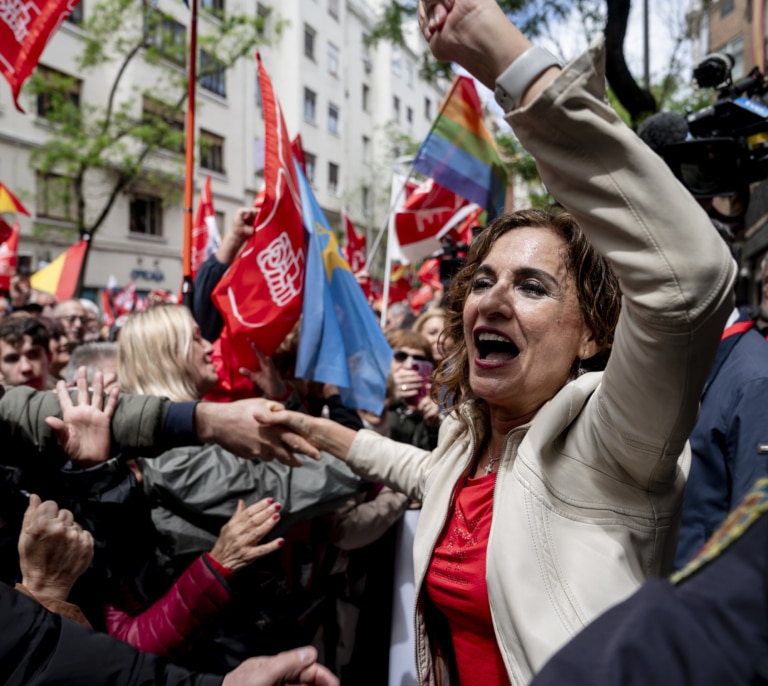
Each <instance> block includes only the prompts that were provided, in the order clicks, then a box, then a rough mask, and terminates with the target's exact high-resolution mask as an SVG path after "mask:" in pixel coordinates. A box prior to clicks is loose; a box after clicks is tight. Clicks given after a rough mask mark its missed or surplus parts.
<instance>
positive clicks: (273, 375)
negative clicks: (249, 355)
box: [239, 338, 290, 401]
mask: <svg viewBox="0 0 768 686" xmlns="http://www.w3.org/2000/svg"><path fill="white" fill-rule="evenodd" d="M248 345H249V346H251V349H252V350H253V352H254V353H255V354H256V357H257V358H258V360H259V368H258V369H257V370H256V371H253V370H251V369H246V368H245V367H240V369H239V371H240V373H241V374H242V375H243V376H247V377H248V378H249V379H250V380H251V383H253V384H254V386H257V387H258V389H259V390H260V391H261V392H262V393H263V394H264V395H265V396H266V397H268V398H274V399H275V400H278V401H282V400H284V399H285V398H286V397H287V396H288V395H289V394H290V387H289V386H288V384H286V382H285V381H284V380H283V377H282V376H281V375H280V372H278V371H277V367H275V363H274V362H273V361H272V358H271V357H270V356H269V355H265V354H264V353H263V352H261V348H259V346H258V345H256V343H255V342H254V341H252V340H251V339H250V338H249V339H248Z"/></svg>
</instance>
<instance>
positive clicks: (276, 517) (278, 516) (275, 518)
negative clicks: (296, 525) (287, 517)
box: [272, 512, 280, 521]
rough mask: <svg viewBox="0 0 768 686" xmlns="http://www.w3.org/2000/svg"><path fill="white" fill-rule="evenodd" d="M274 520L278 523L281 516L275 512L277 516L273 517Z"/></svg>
mask: <svg viewBox="0 0 768 686" xmlns="http://www.w3.org/2000/svg"><path fill="white" fill-rule="evenodd" d="M272 519H274V520H275V521H277V520H278V519H280V515H279V514H278V513H277V512H275V514H273V515H272Z"/></svg>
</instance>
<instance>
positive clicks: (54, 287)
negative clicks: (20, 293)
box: [29, 238, 88, 302]
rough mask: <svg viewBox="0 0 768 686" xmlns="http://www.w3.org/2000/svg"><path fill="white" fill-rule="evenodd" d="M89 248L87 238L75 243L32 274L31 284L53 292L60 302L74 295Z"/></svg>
mask: <svg viewBox="0 0 768 686" xmlns="http://www.w3.org/2000/svg"><path fill="white" fill-rule="evenodd" d="M87 248H88V241H87V240H86V239H85V238H84V239H83V240H81V241H80V242H78V243H75V244H74V245H73V246H72V247H71V248H69V249H67V250H66V251H65V252H63V253H62V254H61V255H59V256H58V257H57V258H56V259H55V260H54V261H53V262H51V263H50V264H49V265H47V266H45V267H43V268H42V269H40V270H39V271H36V272H35V273H34V274H32V276H31V277H30V279H29V284H30V286H32V288H35V289H37V290H38V291H44V292H45V293H53V295H55V296H56V299H57V300H58V301H59V302H62V301H64V300H69V299H70V298H72V297H74V295H75V289H76V288H77V279H78V277H79V276H80V270H81V269H82V268H83V259H84V258H85V251H86V250H87Z"/></svg>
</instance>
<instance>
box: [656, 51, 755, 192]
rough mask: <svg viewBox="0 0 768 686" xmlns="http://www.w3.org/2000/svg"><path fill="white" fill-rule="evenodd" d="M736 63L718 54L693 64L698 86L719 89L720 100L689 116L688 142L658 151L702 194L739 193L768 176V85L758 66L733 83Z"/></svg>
mask: <svg viewBox="0 0 768 686" xmlns="http://www.w3.org/2000/svg"><path fill="white" fill-rule="evenodd" d="M733 64H734V60H733V57H731V55H728V54H719V53H715V54H712V55H709V56H707V57H706V58H705V59H704V61H703V62H701V63H700V64H699V65H698V66H697V67H695V68H694V70H693V79H694V81H695V82H696V84H697V85H698V86H699V87H700V88H714V89H717V91H718V97H717V100H716V102H715V103H714V104H713V105H710V106H709V107H704V108H702V109H700V110H698V111H696V112H692V113H690V114H689V115H688V116H687V117H686V122H687V126H688V132H689V134H690V135H689V136H688V137H687V138H686V140H681V141H680V142H670V143H667V144H665V145H664V146H663V147H662V149H661V150H659V152H660V154H661V155H662V157H663V158H664V160H665V161H666V162H667V164H668V165H669V167H670V168H671V169H672V171H673V172H674V173H675V175H676V176H677V177H678V178H679V179H680V180H681V181H682V182H683V184H684V185H685V187H686V188H687V189H688V190H689V191H690V192H691V193H692V194H693V195H694V196H695V197H698V198H711V197H715V196H725V195H734V194H735V193H737V192H739V191H741V190H744V189H748V188H749V184H750V183H753V182H755V181H760V180H762V179H764V178H766V176H768V84H766V82H765V78H764V76H763V74H762V73H761V72H760V70H759V69H758V68H757V67H754V68H753V69H752V71H750V72H749V74H748V75H747V76H746V77H745V78H743V79H741V80H740V81H737V82H736V83H733V78H732V69H733ZM641 137H642V136H641Z"/></svg>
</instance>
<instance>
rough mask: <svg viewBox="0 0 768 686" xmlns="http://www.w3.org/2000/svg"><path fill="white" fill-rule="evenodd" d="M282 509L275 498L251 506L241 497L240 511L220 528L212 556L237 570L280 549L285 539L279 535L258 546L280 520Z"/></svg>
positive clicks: (228, 567) (238, 507)
mask: <svg viewBox="0 0 768 686" xmlns="http://www.w3.org/2000/svg"><path fill="white" fill-rule="evenodd" d="M279 512H280V504H279V503H276V502H275V500H274V498H264V499H263V500H259V502H257V503H254V504H253V505H250V506H249V507H246V506H245V502H243V501H242V500H238V502H237V511H236V512H235V514H233V515H232V518H231V519H230V520H229V521H228V522H227V523H226V524H225V525H224V526H223V527H221V533H219V538H218V539H217V540H216V544H215V545H214V546H213V550H211V557H213V559H214V560H216V561H217V562H218V563H219V564H222V565H224V566H225V567H226V568H227V569H231V570H232V571H233V572H236V571H237V570H239V569H242V568H243V567H246V566H248V565H249V564H250V563H251V562H253V561H254V560H256V559H258V558H260V557H264V556H265V555H269V554H270V553H272V552H274V551H275V550H278V549H279V548H280V547H281V546H282V545H283V543H285V539H283V538H277V539H275V540H274V541H270V542H269V543H265V544H264V545H259V541H260V540H261V539H262V538H264V536H266V535H267V534H268V533H269V532H270V531H272V529H273V528H274V527H275V525H276V524H277V522H278V521H280V514H279Z"/></svg>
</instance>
